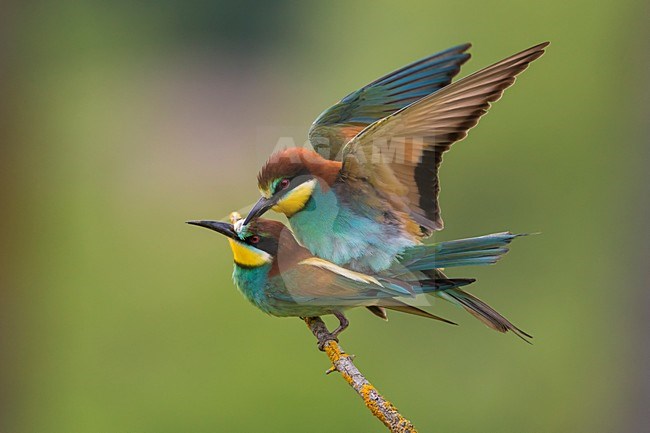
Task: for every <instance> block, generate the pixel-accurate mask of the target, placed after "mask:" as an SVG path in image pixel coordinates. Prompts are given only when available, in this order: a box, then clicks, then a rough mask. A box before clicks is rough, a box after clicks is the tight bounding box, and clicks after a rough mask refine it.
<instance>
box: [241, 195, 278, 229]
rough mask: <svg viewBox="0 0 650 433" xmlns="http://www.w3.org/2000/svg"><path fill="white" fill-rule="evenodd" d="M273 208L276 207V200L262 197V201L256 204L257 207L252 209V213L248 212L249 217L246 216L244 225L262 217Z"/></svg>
mask: <svg viewBox="0 0 650 433" xmlns="http://www.w3.org/2000/svg"><path fill="white" fill-rule="evenodd" d="M273 206H275V200H274V199H273V198H266V197H260V199H259V200H257V203H255V206H253V209H251V211H250V212H248V215H246V219H245V220H244V225H246V224H248V223H249V222H251V221H252V220H253V219H254V218H257V217H259V216H262V215H263V214H264V212H266V211H267V210H269V209H271V208H272V207H273Z"/></svg>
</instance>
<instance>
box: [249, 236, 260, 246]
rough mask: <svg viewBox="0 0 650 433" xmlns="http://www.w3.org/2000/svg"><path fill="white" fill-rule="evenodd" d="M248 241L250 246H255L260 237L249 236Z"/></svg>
mask: <svg viewBox="0 0 650 433" xmlns="http://www.w3.org/2000/svg"><path fill="white" fill-rule="evenodd" d="M248 241H249V242H250V243H251V244H256V243H258V242H259V241H260V237H259V236H257V235H253V236H251V237H250V238H248Z"/></svg>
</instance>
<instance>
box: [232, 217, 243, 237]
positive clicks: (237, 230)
mask: <svg viewBox="0 0 650 433" xmlns="http://www.w3.org/2000/svg"><path fill="white" fill-rule="evenodd" d="M233 227H234V229H235V233H237V234H241V231H242V229H243V228H244V220H243V219H239V220H237V221H235V223H234V224H233Z"/></svg>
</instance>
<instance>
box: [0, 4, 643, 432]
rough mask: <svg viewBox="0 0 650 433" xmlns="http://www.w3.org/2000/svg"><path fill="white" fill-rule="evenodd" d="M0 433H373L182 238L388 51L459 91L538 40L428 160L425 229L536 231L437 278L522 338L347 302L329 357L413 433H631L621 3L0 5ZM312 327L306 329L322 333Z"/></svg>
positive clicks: (638, 403)
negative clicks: (505, 85)
mask: <svg viewBox="0 0 650 433" xmlns="http://www.w3.org/2000/svg"><path fill="white" fill-rule="evenodd" d="M2 9H3V12H2V16H1V17H0V96H1V100H0V149H1V151H2V157H1V158H0V168H1V171H0V191H2V196H3V200H2V204H3V206H2V213H1V215H2V224H1V226H0V242H1V244H2V248H1V251H2V253H1V254H2V261H1V262H0V282H1V284H2V286H1V291H0V336H1V340H0V432H1V433H41V432H43V433H45V432H47V433H58V432H61V433H63V432H65V433H77V432H79V433H82V432H83V433H90V432H98V433H106V432H110V433H118V432H124V433H149V432H151V433H154V432H155V433H166V432H169V433H172V432H174V433H176V432H192V433H202V432H215V431H217V432H258V431H259V432H293V431H311V432H329V431H339V432H342V431H345V432H372V431H383V426H382V425H381V424H380V423H379V422H378V421H376V420H375V419H373V418H372V417H371V416H370V415H369V413H367V412H366V409H365V408H364V407H363V404H362V402H361V400H360V399H359V398H358V397H357V396H356V395H355V394H354V393H353V392H352V391H351V390H350V389H348V388H347V385H346V384H345V383H344V381H342V380H341V379H340V378H338V377H335V376H325V375H324V374H323V372H324V371H325V369H326V368H327V367H328V362H327V359H326V357H325V356H324V355H323V354H321V353H319V352H318V351H317V350H316V346H315V342H314V339H313V337H312V335H311V334H310V333H309V332H308V330H307V329H306V328H305V327H304V325H303V324H302V323H300V322H299V321H298V320H297V319H275V318H270V317H267V316H265V315H264V314H262V313H261V312H259V311H257V310H256V309H254V308H253V307H252V306H251V305H249V304H248V303H247V302H246V301H245V300H244V299H243V298H242V297H241V295H240V294H239V293H238V292H237V291H236V289H235V288H234V286H233V284H232V282H231V279H230V274H231V267H232V264H231V262H232V260H231V256H230V251H229V250H228V248H227V244H226V242H224V241H223V240H222V239H219V238H218V237H217V236H216V235H210V234H209V233H208V232H206V231H202V230H199V229H196V228H194V227H189V226H187V225H185V224H183V222H184V221H185V220H187V219H195V218H221V217H223V216H224V215H226V214H227V213H228V212H230V211H231V210H233V209H238V208H241V207H243V206H245V205H247V204H250V203H252V202H253V201H254V200H255V199H256V197H257V196H258V193H257V190H256V181H255V175H256V173H257V170H258V168H259V166H260V165H261V164H262V162H263V161H264V160H265V159H266V157H267V156H268V154H269V152H270V151H271V150H272V149H273V148H274V146H275V144H276V143H277V141H278V139H279V138H280V137H282V136H290V137H295V140H296V142H297V143H301V142H302V140H304V138H305V137H306V131H307V128H308V126H309V124H310V123H311V121H312V120H313V119H314V118H315V116H316V115H318V114H319V113H320V112H321V111H322V110H323V109H324V108H326V107H327V106H329V105H330V104H331V103H333V102H335V101H336V100H338V99H339V98H340V97H342V96H344V95H346V94H347V93H348V92H350V91H352V90H355V89H357V88H358V87H360V86H362V85H364V84H366V83H368V82H369V81H371V80H373V79H375V78H377V77H379V76H380V75H382V74H384V73H386V72H389V71H391V70H393V69H395V68H397V67H400V66H402V65H404V64H406V63H408V62H411V61H413V60H416V59H418V58H421V57H423V56H426V55H429V54H431V53H433V52H436V51H439V50H442V49H445V48H447V47H449V46H452V45H455V44H459V43H462V42H466V41H469V42H473V43H474V47H473V48H472V50H471V52H472V54H473V58H472V60H471V61H470V62H469V63H468V64H466V65H465V66H464V68H463V70H462V72H461V76H463V75H467V74H468V73H470V72H473V71H475V70H477V69H479V68H481V67H484V66H487V65H488V64H490V63H492V62H495V61H497V60H500V59H501V58H503V57H506V56H507V55H509V54H512V53H514V52H516V51H518V50H521V49H524V48H527V47H529V46H531V45H533V44H536V43H538V42H541V41H544V40H550V41H551V42H552V45H551V46H550V47H549V49H548V53H547V54H546V55H545V56H544V57H543V58H542V59H540V60H539V61H537V62H536V63H535V64H534V65H533V66H532V67H531V68H530V69H529V70H528V71H526V72H525V73H524V74H523V75H522V77H521V78H520V79H519V80H518V82H517V84H516V85H515V86H514V87H513V88H512V89H510V90H509V91H508V92H506V95H505V97H504V98H503V99H502V100H501V101H500V102H498V103H497V104H496V105H495V106H494V107H493V109H492V110H491V112H490V114H489V115H488V116H487V117H486V118H485V119H483V121H482V122H481V124H480V125H479V127H478V128H476V129H475V130H473V131H472V133H470V136H469V138H468V139H467V140H465V141H463V142H462V143H460V144H458V145H456V146H455V147H454V149H453V150H452V152H450V153H449V154H447V156H446V159H445V164H444V165H443V171H442V185H443V191H442V199H441V200H442V206H443V212H444V217H445V222H446V226H447V227H446V229H445V230H444V231H443V232H442V233H440V234H439V235H438V237H437V239H438V240H447V239H453V238H456V237H466V236H472V235H480V234H485V233H491V232H495V231H501V230H508V229H510V230H513V231H519V232H522V231H523V232H530V231H541V232H542V233H543V234H542V235H540V236H536V237H531V238H526V239H523V240H521V241H518V242H516V243H515V244H514V245H513V251H512V252H511V254H510V255H509V256H508V257H507V258H506V259H505V260H504V261H502V262H501V263H500V264H499V265H498V266H495V267H489V268H472V269H465V270H457V271H456V272H454V273H453V275H454V276H474V277H477V278H479V282H478V283H477V284H475V285H474V286H472V291H473V292H474V293H476V294H478V295H480V296H481V297H482V298H484V299H485V300H486V301H488V302H489V303H490V304H491V305H493V306H494V307H495V308H497V309H498V310H499V311H501V312H502V313H504V314H505V315H506V316H507V317H509V318H510V319H512V320H513V321H514V322H515V323H516V324H518V325H520V326H521V327H522V328H523V329H525V330H526V331H529V332H530V333H532V334H533V335H534V336H535V340H534V345H533V346H529V345H526V344H523V343H522V342H521V341H519V340H518V339H516V338H515V337H513V336H512V335H505V336H504V335H500V334H498V333H495V332H492V331H490V330H488V329H487V328H485V327H484V326H483V325H481V324H480V323H479V322H478V321H476V320H474V319H473V318H472V317H470V316H469V315H467V314H465V313H464V312H463V311H460V310H456V309H453V308H452V307H449V306H447V305H437V306H436V312H437V313H439V314H441V315H443V316H445V317H449V318H450V319H453V320H456V321H458V322H460V323H461V325H462V326H460V327H457V328H454V327H446V326H444V325H442V324H439V323H431V322H428V321H425V320H422V319H418V318H414V317H404V316H399V315H396V314H393V315H392V316H391V319H390V322H389V323H384V322H382V321H380V320H378V319H376V318H375V317H373V316H371V315H370V314H368V313H367V312H365V311H354V312H352V313H351V314H350V318H351V322H352V326H351V327H350V329H349V331H347V332H346V333H345V334H344V336H343V339H342V342H343V345H344V347H345V348H347V349H348V350H349V351H350V352H352V353H354V354H356V355H357V358H356V359H357V365H358V366H359V367H360V368H361V369H362V371H364V372H365V373H366V374H367V376H368V378H369V379H370V380H372V381H373V382H374V383H375V384H376V385H377V387H378V388H379V389H380V390H381V391H383V392H384V393H385V394H386V395H387V396H388V397H389V398H390V399H391V400H392V401H393V402H394V403H395V404H396V405H397V406H398V407H399V408H400V410H401V411H402V412H403V413H404V414H405V415H406V416H407V417H409V418H410V419H411V420H412V421H413V422H414V423H415V424H416V426H418V427H419V429H420V431H422V432H433V431H436V432H456V433H457V432H495V431H501V432H535V433H536V432H568V431H570V432H643V431H647V429H648V425H647V424H646V420H645V418H646V416H647V414H646V413H645V412H646V410H647V407H648V406H649V405H650V393H649V389H650V377H649V374H648V372H647V363H648V352H649V350H650V349H648V332H649V331H650V323H649V321H648V317H647V316H648V313H647V311H648V300H649V299H650V298H649V297H648V295H647V294H646V293H645V292H646V289H647V286H648V284H647V281H648V271H647V261H648V256H649V254H648V253H649V251H648V249H647V247H645V245H647V244H648V243H650V239H648V235H647V234H646V232H647V228H646V224H647V222H646V218H647V216H648V212H647V210H648V207H649V202H648V199H647V197H648V187H647V184H648V173H647V168H646V167H647V162H648V150H647V142H648V130H647V126H645V124H646V122H647V113H648V110H647V108H648V103H647V102H648V94H649V93H648V85H647V78H646V75H647V72H648V65H649V62H648V56H647V51H648V44H647V41H648V40H649V39H648V36H649V35H648V32H647V31H646V30H644V28H647V25H646V24H647V17H648V6H647V4H646V2H640V1H635V0H618V1H613V0H607V1H601V2H591V1H585V0H578V1H573V2H569V1H565V0H563V1H560V0H550V1H544V2H518V3H514V4H513V3H512V2H509V1H494V2H484V1H462V2H441V1H434V2H432V1H415V2H388V1H378V2H362V1H359V0H348V1H345V2H318V3H316V2H314V3H308V2H302V3H293V2H289V1H280V2H275V3H270V2H269V3H263V2H260V3H256V2H223V1H210V2H180V1H173V0H160V1H158V2H155V3H154V2H151V3H150V4H146V3H145V2H133V1H130V2H127V1H114V2H102V1H98V0H87V1H85V2H72V1H59V2H54V1H33V2H18V1H4V2H3V7H2ZM330 323H331V322H330Z"/></svg>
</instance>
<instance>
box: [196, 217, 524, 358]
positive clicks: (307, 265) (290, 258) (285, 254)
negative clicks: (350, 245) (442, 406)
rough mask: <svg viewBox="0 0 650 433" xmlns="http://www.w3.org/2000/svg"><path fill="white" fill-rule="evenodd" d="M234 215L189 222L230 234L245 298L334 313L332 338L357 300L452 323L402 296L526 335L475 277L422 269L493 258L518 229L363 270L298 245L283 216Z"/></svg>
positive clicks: (289, 312) (285, 311)
mask: <svg viewBox="0 0 650 433" xmlns="http://www.w3.org/2000/svg"><path fill="white" fill-rule="evenodd" d="M231 221H233V222H234V224H229V223H225V222H220V221H188V223H189V224H193V225H197V226H201V227H205V228H208V229H211V230H214V231H216V232H218V233H221V234H222V235H224V236H226V237H227V238H228V241H229V243H230V247H231V249H232V253H233V256H234V262H235V264H234V273H233V280H234V282H235V284H236V286H237V287H238V288H239V290H240V291H241V292H242V294H243V295H244V296H245V297H246V298H247V299H248V300H249V301H250V302H252V303H253V304H254V305H255V306H257V307H258V308H259V309H261V310H262V311H264V312H266V313H268V314H271V315H273V316H280V317H313V316H323V315H327V314H333V315H335V316H336V317H337V318H338V319H339V322H340V325H339V327H338V328H337V329H336V330H335V331H334V332H332V334H331V335H330V337H331V338H336V337H337V336H338V334H339V333H340V332H341V331H343V330H344V329H345V328H346V327H347V326H348V321H347V319H346V318H345V315H344V311H346V310H348V309H350V308H353V307H360V306H364V307H369V308H371V309H372V308H378V309H382V308H387V309H390V310H396V311H401V312H405V313H410V314H415V315H419V316H423V317H428V318H432V319H437V320H442V321H445V322H448V323H452V324H453V322H449V321H448V320H446V319H443V318H441V317H438V316H435V315H433V314H430V313H428V312H426V311H424V310H422V309H419V308H417V307H415V306H413V305H409V304H408V303H406V302H404V301H403V300H401V299H400V298H413V297H414V296H416V295H420V294H431V295H434V296H437V297H440V298H442V299H445V300H447V301H449V302H452V303H454V304H456V305H459V306H462V307H464V308H465V309H466V310H467V311H469V312H470V313H472V314H473V315H474V316H475V317H477V318H479V319H480V320H482V321H483V322H484V323H485V324H486V325H488V326H490V327H491V328H493V329H496V330H498V331H500V332H506V331H509V330H510V331H513V332H514V333H515V334H517V335H518V336H520V337H521V338H523V339H524V340H525V337H530V336H529V335H528V334H526V333H525V332H523V331H521V330H520V329H519V328H517V327H516V326H514V325H513V324H512V323H510V322H509V321H508V320H507V319H506V318H505V317H503V316H501V315H500V314H499V313H497V312H496V311H495V310H494V309H492V308H491V307H490V306H488V305H487V304H485V303H484V302H482V301H481V300H479V299H478V298H476V297H474V296H472V295H470V294H469V293H467V292H465V291H464V290H462V289H461V287H462V286H465V285H468V284H470V283H472V282H474V280H473V279H449V278H446V277H444V276H443V277H441V276H437V275H436V276H431V274H430V273H429V272H427V271H430V270H435V269H437V268H441V267H454V266H465V265H482V264H490V263H494V262H496V261H497V260H498V259H500V258H501V257H502V256H503V255H504V254H505V253H506V252H507V251H508V249H507V245H508V244H509V243H510V242H511V241H512V240H513V239H514V238H515V237H517V236H518V235H513V234H511V233H496V234H492V235H487V236H481V237H477V238H470V239H462V240H456V241H451V242H442V243H439V244H435V245H420V246H418V247H415V248H412V249H410V250H409V251H408V253H407V254H405V255H403V256H402V257H401V258H400V260H399V261H398V262H396V263H394V264H393V265H392V266H391V267H390V268H389V269H386V270H384V271H382V272H379V273H364V272H358V271H354V270H352V269H349V268H346V267H342V266H339V265H337V264H335V263H332V262H330V261H328V260H325V259H323V258H319V257H316V256H314V255H313V254H312V253H310V252H309V250H307V249H306V248H304V247H302V246H301V245H300V244H298V242H297V241H296V239H295V238H294V236H293V234H292V233H291V231H290V230H289V229H288V228H287V227H286V226H285V225H284V224H282V223H281V222H278V221H270V220H265V219H255V220H253V221H251V222H250V223H249V224H248V225H246V226H244V225H243V224H241V223H242V222H243V221H242V220H241V219H239V220H237V217H236V216H235V218H234V219H231ZM375 313H376V312H375ZM378 315H380V316H381V314H378ZM384 318H385V316H384ZM323 342H324V341H321V342H320V343H321V345H322V343H323Z"/></svg>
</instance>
